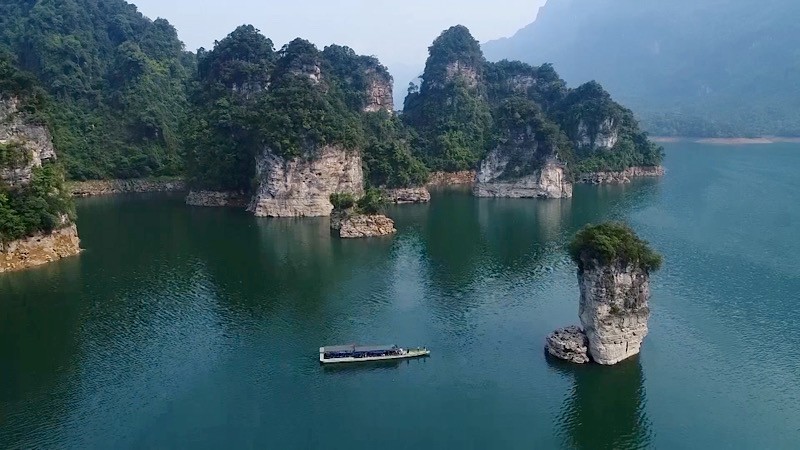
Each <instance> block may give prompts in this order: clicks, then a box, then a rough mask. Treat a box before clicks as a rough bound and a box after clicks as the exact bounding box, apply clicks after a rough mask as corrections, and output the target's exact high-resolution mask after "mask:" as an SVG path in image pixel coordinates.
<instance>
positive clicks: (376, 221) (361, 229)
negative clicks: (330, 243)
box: [331, 212, 397, 239]
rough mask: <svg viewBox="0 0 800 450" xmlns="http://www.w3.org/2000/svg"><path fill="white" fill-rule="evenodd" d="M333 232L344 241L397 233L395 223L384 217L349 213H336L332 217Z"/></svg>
mask: <svg viewBox="0 0 800 450" xmlns="http://www.w3.org/2000/svg"><path fill="white" fill-rule="evenodd" d="M331 230H333V231H334V232H335V233H336V234H337V235H338V236H339V237H340V238H343V239H354V238H367V237H378V236H389V235H392V234H394V233H396V232H397V230H396V229H395V227H394V221H393V220H392V219H390V218H388V217H386V216H384V215H380V214H375V215H364V214H352V213H347V212H336V213H334V214H333V215H332V216H331Z"/></svg>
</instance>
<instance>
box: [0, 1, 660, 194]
mask: <svg viewBox="0 0 800 450" xmlns="http://www.w3.org/2000/svg"><path fill="white" fill-rule="evenodd" d="M0 45H2V46H3V47H5V48H7V49H8V51H9V52H10V53H11V54H12V55H13V56H14V59H15V61H16V64H18V65H19V66H20V68H21V69H22V70H25V71H28V72H30V73H32V74H33V75H34V77H35V79H36V80H37V82H38V84H39V85H41V87H42V89H43V94H46V95H47V97H48V98H50V99H51V101H49V102H47V104H46V106H42V107H41V108H40V109H39V111H38V113H40V114H42V115H45V116H46V117H47V120H48V123H49V125H50V129H51V130H52V134H53V139H54V143H55V146H56V148H57V149H58V151H59V154H60V155H61V156H62V158H61V160H62V161H63V164H64V167H65V169H66V171H67V176H68V177H69V178H71V179H74V180H85V179H107V178H139V177H150V176H161V175H185V176H186V177H187V179H188V181H189V183H190V185H191V186H192V187H195V188H202V189H210V190H230V191H241V192H250V191H252V189H253V187H254V177H255V159H256V156H257V155H258V154H260V153H261V152H265V151H269V152H270V153H272V154H274V155H277V156H279V157H283V158H295V157H304V158H313V157H314V154H315V152H316V151H317V150H318V149H320V148H321V147H323V146H326V145H336V146H341V147H343V148H346V149H351V150H354V151H360V152H361V154H362V156H363V164H364V172H365V175H366V181H367V184H368V186H367V187H378V188H393V187H407V186H417V185H421V184H423V183H424V182H425V181H426V180H427V177H428V175H429V172H430V171H431V170H444V171H455V170H465V169H474V168H476V167H477V165H478V164H479V162H480V161H481V159H482V158H484V156H485V155H486V154H487V152H488V151H489V149H491V148H495V147H497V146H500V145H504V143H507V142H509V141H510V140H513V138H514V136H513V133H514V130H517V131H519V130H520V129H523V128H524V129H526V130H532V132H533V133H534V134H535V138H536V142H537V143H540V144H541V145H544V146H547V147H548V148H551V149H552V154H551V155H550V156H553V157H556V158H558V159H559V160H560V161H561V162H562V163H564V164H565V165H567V166H568V167H569V168H571V169H572V172H573V173H577V172H580V171H584V170H599V169H622V168H625V167H628V166H630V165H649V164H658V163H659V162H660V158H661V152H660V150H659V149H658V148H656V147H654V146H653V145H652V144H650V142H649V141H648V140H647V138H646V136H645V135H644V134H643V133H641V132H640V131H639V129H638V126H637V124H636V121H635V120H634V119H633V115H632V114H631V113H630V111H628V110H627V109H625V108H623V107H622V106H620V105H619V104H617V103H615V102H614V101H613V100H612V99H611V97H610V95H609V94H608V93H607V92H606V91H605V90H604V89H603V88H602V87H601V86H600V85H598V84H597V83H588V84H585V85H583V86H580V87H578V88H576V89H570V88H568V87H567V84H566V83H565V81H564V80H562V79H561V78H560V77H559V75H558V73H556V71H555V70H554V69H553V67H552V66H551V65H547V64H545V65H541V66H530V65H528V64H524V63H520V62H508V61H503V62H499V63H490V62H487V61H486V59H485V58H484V56H483V54H482V51H481V47H480V45H479V43H478V42H477V41H476V40H475V39H474V38H473V37H472V36H471V35H470V33H469V30H467V29H466V28H465V27H463V26H457V27H453V28H451V29H450V30H447V31H445V32H444V33H442V35H441V36H440V37H439V38H437V39H436V41H435V42H434V43H433V45H432V46H431V48H430V58H429V59H428V62H427V65H426V69H425V73H424V75H423V82H422V84H421V85H420V86H411V87H410V89H409V94H408V97H407V99H406V101H405V112H404V113H402V114H400V113H397V112H394V111H392V106H391V103H390V102H391V92H390V91H389V90H388V87H389V86H391V84H392V78H391V75H390V74H389V73H388V71H387V69H386V68H385V67H384V66H383V65H381V63H380V62H379V61H378V60H377V59H376V58H374V57H371V56H362V55H357V54H356V53H355V52H354V51H353V50H352V49H350V48H348V47H342V46H338V45H330V46H327V47H325V48H323V49H321V50H320V49H318V48H317V47H316V46H315V45H313V44H312V43H310V42H308V41H305V40H303V39H296V40H294V41H292V42H290V43H288V44H287V45H285V46H283V47H281V48H276V46H275V44H274V43H273V42H272V41H271V40H270V39H269V38H268V37H266V36H264V35H263V34H262V33H261V32H259V30H257V29H255V28H254V27H252V26H248V25H245V26H241V27H239V28H237V29H236V30H234V31H233V32H232V33H231V34H230V35H228V36H227V37H225V38H223V39H222V40H220V41H217V42H216V43H215V45H214V46H213V48H211V49H209V50H206V49H200V50H199V51H198V52H197V53H196V54H192V53H189V52H186V51H185V50H184V48H183V44H182V43H181V41H180V40H179V39H178V36H177V33H176V31H175V29H174V28H173V27H172V26H171V25H170V24H169V23H168V22H167V21H166V20H164V19H157V20H155V21H151V20H150V19H148V18H146V17H144V16H142V15H141V14H140V13H139V12H138V11H137V9H136V7H135V6H133V5H131V4H128V3H126V2H125V1H123V0H62V1H55V0H40V1H36V2H31V1H28V0H11V1H7V2H4V3H3V4H2V5H0ZM376 86H378V87H380V86H385V87H387V90H386V91H385V92H384V91H380V90H379V91H377V92H379V94H378V96H380V95H386V96H387V97H388V98H389V100H388V102H389V103H381V101H380V100H378V104H375V101H376V100H375V96H376V91H375V87H376ZM380 92H383V94H380ZM609 124H610V125H609ZM608 126H612V127H613V128H614V129H613V130H611V131H609V130H605V129H604V127H608ZM602 132H613V133H614V135H615V139H614V143H613V144H614V145H613V148H601V146H598V145H596V142H595V140H596V136H598V135H600V134H602ZM616 135H619V136H618V137H619V139H616ZM522 156H523V157H524V156H525V155H522ZM540 156H541V155H540ZM542 157H543V156H542ZM526 161H527V162H526V163H525V164H522V166H524V167H527V168H528V169H525V170H533V168H534V167H535V166H536V163H532V162H531V161H530V158H528V159H527V160H526Z"/></svg>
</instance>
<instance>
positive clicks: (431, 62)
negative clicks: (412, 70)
mask: <svg viewBox="0 0 800 450" xmlns="http://www.w3.org/2000/svg"><path fill="white" fill-rule="evenodd" d="M484 64H485V61H484V59H483V54H482V53H481V49H480V45H478V43H477V41H475V39H474V38H473V37H472V36H471V35H470V33H469V30H467V29H466V28H465V27H463V26H460V25H459V26H456V27H452V28H450V29H448V30H446V31H445V32H443V33H442V34H441V35H440V36H439V37H438V38H437V39H436V40H435V41H434V43H433V45H432V46H431V47H430V57H429V58H428V62H427V64H426V66H425V73H424V74H423V75H422V79H423V83H422V86H421V89H420V90H419V92H415V91H413V90H412V91H409V95H408V97H407V98H406V101H405V109H404V114H403V119H404V121H405V122H406V123H407V124H408V125H409V126H411V127H413V128H414V129H415V131H416V132H417V136H418V138H417V140H416V142H415V147H416V148H418V149H419V152H420V154H421V156H422V158H423V160H424V161H425V163H426V164H427V166H428V167H430V168H431V169H433V170H445V171H451V172H453V171H458V170H467V169H472V168H474V167H475V166H477V164H478V162H479V161H480V160H481V158H482V157H483V155H484V154H485V153H486V145H487V140H488V139H489V135H490V129H491V122H492V116H491V112H490V108H489V102H488V99H487V97H486V94H485V89H484V85H483V83H482V73H483V69H484ZM455 66H457V67H459V68H460V70H461V71H462V73H461V74H459V73H448V67H451V68H452V67H455ZM470 74H471V75H470ZM473 75H474V77H475V78H474V79H473ZM475 81H477V83H475Z"/></svg>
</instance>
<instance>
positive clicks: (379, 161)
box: [362, 111, 430, 188]
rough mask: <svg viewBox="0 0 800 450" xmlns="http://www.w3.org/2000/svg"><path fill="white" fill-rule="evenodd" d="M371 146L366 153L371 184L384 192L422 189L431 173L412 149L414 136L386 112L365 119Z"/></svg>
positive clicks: (365, 168) (365, 157)
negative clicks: (414, 187)
mask: <svg viewBox="0 0 800 450" xmlns="http://www.w3.org/2000/svg"><path fill="white" fill-rule="evenodd" d="M364 122H365V132H366V135H367V145H366V146H365V147H364V151H363V152H362V158H363V161H364V176H365V178H366V180H367V181H368V184H369V185H371V186H374V187H380V188H402V187H412V186H422V185H424V184H425V183H426V182H427V181H428V177H429V175H430V173H429V172H428V168H427V167H425V164H423V163H422V161H420V160H419V159H418V158H417V157H416V156H415V155H414V154H413V151H412V149H411V143H412V142H413V141H414V135H413V132H412V131H411V130H410V129H409V128H408V127H406V126H405V125H404V124H403V122H402V121H401V120H400V119H399V118H398V117H396V116H393V115H390V114H388V113H386V112H385V111H381V112H377V113H372V114H367V115H366V116H365V117H364Z"/></svg>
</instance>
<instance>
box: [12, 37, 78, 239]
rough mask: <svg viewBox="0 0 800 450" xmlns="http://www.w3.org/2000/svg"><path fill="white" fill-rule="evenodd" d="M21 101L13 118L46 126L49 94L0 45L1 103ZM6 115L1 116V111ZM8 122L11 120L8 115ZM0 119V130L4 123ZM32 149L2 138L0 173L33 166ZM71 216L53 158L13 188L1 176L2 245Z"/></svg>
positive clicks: (60, 170)
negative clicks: (24, 181)
mask: <svg viewBox="0 0 800 450" xmlns="http://www.w3.org/2000/svg"><path fill="white" fill-rule="evenodd" d="M12 97H13V98H16V99H19V100H20V102H21V104H20V107H19V110H18V111H17V112H16V113H15V114H19V115H21V116H22V117H15V118H14V120H20V121H21V122H23V123H27V124H33V125H42V126H47V123H48V119H49V118H48V114H47V110H48V105H49V99H48V98H47V94H46V93H45V92H44V90H43V89H41V88H40V87H39V86H38V83H37V81H36V79H35V77H33V76H32V75H30V74H26V73H24V72H22V71H20V70H19V69H18V68H17V67H16V61H15V59H14V57H13V56H12V55H11V54H10V53H8V52H6V51H3V50H2V49H0V101H6V102H8V101H10V99H11V98H12ZM3 115H5V114H3ZM6 120H10V118H7V119H6ZM6 125H7V124H5V123H0V128H2V127H4V126H6ZM31 158H32V154H31V150H30V149H29V148H28V147H27V146H26V143H25V142H20V141H18V140H15V139H10V140H6V142H0V173H3V172H5V171H13V170H25V168H27V167H29V166H31V165H32V163H33V161H32V160H31ZM73 217H74V209H73V204H72V199H71V198H70V197H69V195H68V193H67V192H66V190H65V189H64V174H63V170H62V169H61V166H60V165H59V164H58V163H56V162H54V161H47V162H44V163H43V165H42V167H35V168H33V170H32V176H31V180H30V182H29V183H26V184H24V185H16V186H13V187H12V186H11V185H9V184H6V182H5V181H4V179H3V178H2V177H0V246H2V244H5V243H7V242H9V241H12V240H15V239H19V238H21V237H24V236H28V235H31V234H33V233H35V232H38V231H51V230H53V229H55V228H58V227H60V226H61V225H63V224H64V223H65V222H66V223H68V222H69V221H70V220H71V219H72V218H73Z"/></svg>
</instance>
